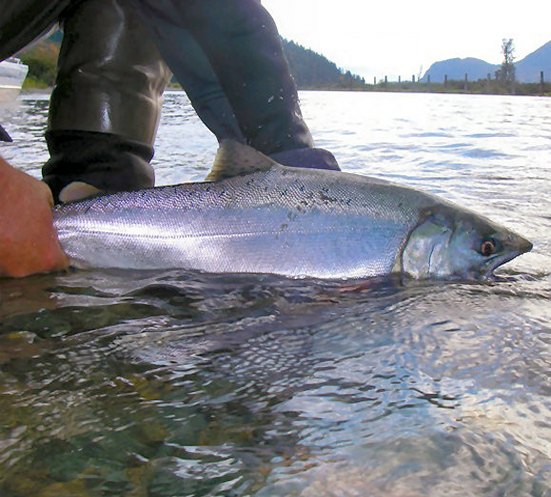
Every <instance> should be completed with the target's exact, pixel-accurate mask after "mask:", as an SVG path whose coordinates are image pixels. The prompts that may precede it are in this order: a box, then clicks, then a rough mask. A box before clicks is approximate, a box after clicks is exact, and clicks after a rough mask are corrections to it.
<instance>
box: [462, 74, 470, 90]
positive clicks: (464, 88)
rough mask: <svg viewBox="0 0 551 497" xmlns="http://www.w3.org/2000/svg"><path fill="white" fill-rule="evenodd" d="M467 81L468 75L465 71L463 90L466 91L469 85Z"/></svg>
mask: <svg viewBox="0 0 551 497" xmlns="http://www.w3.org/2000/svg"><path fill="white" fill-rule="evenodd" d="M468 81H469V76H468V75H467V73H465V84H464V85H463V91H467V89H468V87H469V85H468Z"/></svg>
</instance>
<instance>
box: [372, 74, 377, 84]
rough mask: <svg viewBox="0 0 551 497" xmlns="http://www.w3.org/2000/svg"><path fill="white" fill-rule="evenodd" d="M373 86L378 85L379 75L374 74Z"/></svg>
mask: <svg viewBox="0 0 551 497" xmlns="http://www.w3.org/2000/svg"><path fill="white" fill-rule="evenodd" d="M373 86H377V76H373Z"/></svg>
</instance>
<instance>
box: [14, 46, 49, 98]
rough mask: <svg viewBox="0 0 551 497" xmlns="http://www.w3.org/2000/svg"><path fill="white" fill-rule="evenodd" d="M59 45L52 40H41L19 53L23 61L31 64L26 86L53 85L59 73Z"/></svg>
mask: <svg viewBox="0 0 551 497" xmlns="http://www.w3.org/2000/svg"><path fill="white" fill-rule="evenodd" d="M58 55H59V46H58V45H57V44H55V43H53V42H52V41H49V40H45V41H40V42H39V43H37V44H36V45H33V46H32V47H31V48H29V49H27V50H24V51H23V52H21V53H20V54H19V58H20V59H21V61H22V62H23V63H24V64H26V65H28V66H29V74H28V76H27V79H26V81H25V87H35V88H45V87H48V86H53V85H54V82H55V78H56V73H57V58H58Z"/></svg>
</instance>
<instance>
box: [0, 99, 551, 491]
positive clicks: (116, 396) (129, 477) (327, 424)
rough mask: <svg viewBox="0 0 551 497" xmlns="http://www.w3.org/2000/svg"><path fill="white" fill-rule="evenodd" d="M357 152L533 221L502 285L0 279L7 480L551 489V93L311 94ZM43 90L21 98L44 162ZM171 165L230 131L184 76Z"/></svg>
mask: <svg viewBox="0 0 551 497" xmlns="http://www.w3.org/2000/svg"><path fill="white" fill-rule="evenodd" d="M301 98H302V105H303V112H304V114H305V116H306V119H307V121H308V123H309V125H310V126H311V128H312V131H313V134H314V136H315V137H316V139H317V145H318V146H321V147H325V148H328V149H330V150H332V151H333V152H334V153H335V155H336V156H337V158H338V160H339V162H340V164H341V166H342V168H343V169H344V170H346V171H352V172H356V173H360V174H366V175H373V176H378V177H382V178H387V179H391V180H394V181H396V182H399V183H403V184H409V185H412V186H415V187H418V188H421V189H423V190H426V191H431V192H433V193H437V194H439V195H442V196H443V197H446V198H448V199H450V200H453V201H456V202H458V203H460V204H462V205H466V206H469V207H470V208H472V209H474V210H476V211H478V212H480V213H482V214H485V215H487V216H489V217H491V218H492V219H494V220H496V221H499V222H501V223H503V224H505V225H506V226H508V227H510V228H513V229H515V230H517V231H518V232H519V233H521V234H522V235H524V236H526V237H527V238H529V239H530V240H531V241H533V242H534V250H533V252H532V253H530V254H527V255H524V256H522V257H520V258H518V259H516V260H515V261H513V262H512V263H509V264H508V265H506V266H504V267H503V268H502V269H501V270H500V271H499V273H500V276H501V277H502V278H501V280H500V281H498V282H494V283H490V284H467V283H460V282H455V283H423V282H417V283H415V282H409V283H406V284H405V285H402V284H398V283H397V282H392V281H375V282H372V283H370V284H367V285H363V286H361V287H358V286H355V285H349V284H345V283H343V282H320V281H311V280H288V279H282V278H278V277H274V276H268V275H267V276H239V275H236V276H231V275H230V276H228V275H225V276H216V275H203V274H197V273H192V272H184V271H168V272H151V271H147V272H145V271H144V272H139V271H137V272H136V271H134V272H131V271H71V272H68V273H65V274H57V275H40V276H34V277H30V278H26V279H24V280H0V495H2V496H4V495H5V496H10V497H12V496H13V497H20V496H21V497H22V496H54V495H55V496H69V495H71V496H75V495H76V496H100V495H101V496H109V495H113V496H119V495H125V496H145V495H148V496H154V497H161V496H162V497H172V496H239V497H241V496H270V497H273V496H275V497H277V496H293V495H294V496H301V497H316V496H339V497H342V496H344V497H348V496H350V497H352V496H366V495H369V496H375V497H376V496H383V495H384V496H388V495H392V496H394V497H398V496H403V497H405V496H408V497H418V496H435V497H436V496H442V495H449V496H473V497H474V496H481V495H488V496H523V495H527V496H542V497H543V496H551V382H550V376H551V374H550V366H551V325H550V321H551V306H550V296H551V255H550V254H551V250H550V249H551V202H550V200H549V193H548V192H549V184H550V183H549V180H550V179H551V172H550V167H549V160H550V157H551V100H549V99H544V98H529V97H499V96H467V95H430V94H426V95H425V94H418V95H412V94H382V93H377V94H371V93H345V92H342V93H338V92H334V93H324V92H303V93H302V94H301ZM46 113H47V96H46V95H39V94H38V95H24V96H22V97H21V98H20V101H19V103H18V104H17V105H15V106H12V107H11V108H8V109H4V110H3V113H2V122H3V123H5V124H6V127H7V128H8V129H9V131H10V132H11V134H12V136H13V138H14V140H15V142H14V143H13V144H5V145H2V146H1V149H0V153H1V154H2V155H3V156H4V157H5V158H7V159H8V160H10V161H11V162H12V163H14V164H15V165H17V166H19V167H21V168H23V169H25V170H26V171H28V172H30V173H31V174H34V175H36V176H39V175H40V171H39V169H40V167H41V165H42V163H43V162H44V161H45V160H46V159H47V151H46V147H45V145H44V142H43V140H42V134H43V132H44V127H45V122H46ZM156 148H157V153H156V158H155V167H156V171H157V183H158V184H171V183H178V182H183V181H189V180H194V181H195V180H201V179H202V178H203V177H204V176H205V175H206V173H207V171H208V169H209V167H210V164H211V163H212V160H213V157H214V153H215V148H216V143H215V140H214V139H213V138H212V136H210V134H209V132H208V131H207V130H206V129H204V128H203V127H202V125H201V123H200V122H199V121H198V120H197V118H196V117H195V116H194V114H193V112H192V110H191V107H190V106H189V103H188V102H187V99H186V98H185V96H184V95H183V94H182V93H170V94H168V95H167V97H166V101H165V110H164V113H163V118H162V122H161V127H160V130H159V136H158V139H157V144H156Z"/></svg>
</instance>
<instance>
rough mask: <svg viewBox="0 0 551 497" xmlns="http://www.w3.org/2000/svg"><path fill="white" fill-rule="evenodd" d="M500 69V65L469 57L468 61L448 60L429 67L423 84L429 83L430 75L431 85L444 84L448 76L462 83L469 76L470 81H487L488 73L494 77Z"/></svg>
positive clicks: (422, 79)
mask: <svg viewBox="0 0 551 497" xmlns="http://www.w3.org/2000/svg"><path fill="white" fill-rule="evenodd" d="M498 69H499V66H498V65H494V64H489V63H488V62H485V61H484V60H481V59H475V58H473V57H468V58H466V59H459V58H456V59H448V60H442V61H440V62H435V63H434V64H432V66H430V67H429V69H428V71H427V72H426V73H425V75H424V76H423V77H422V78H421V82H422V83H424V82H426V81H427V78H428V76H429V75H430V81H431V83H443V82H444V78H445V76H446V75H447V76H448V79H449V80H457V81H462V80H463V79H465V74H467V76H468V78H469V80H470V81H477V80H479V79H486V78H487V77H488V73H489V74H491V75H492V78H493V77H494V73H495V72H496V71H497V70H498Z"/></svg>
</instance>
